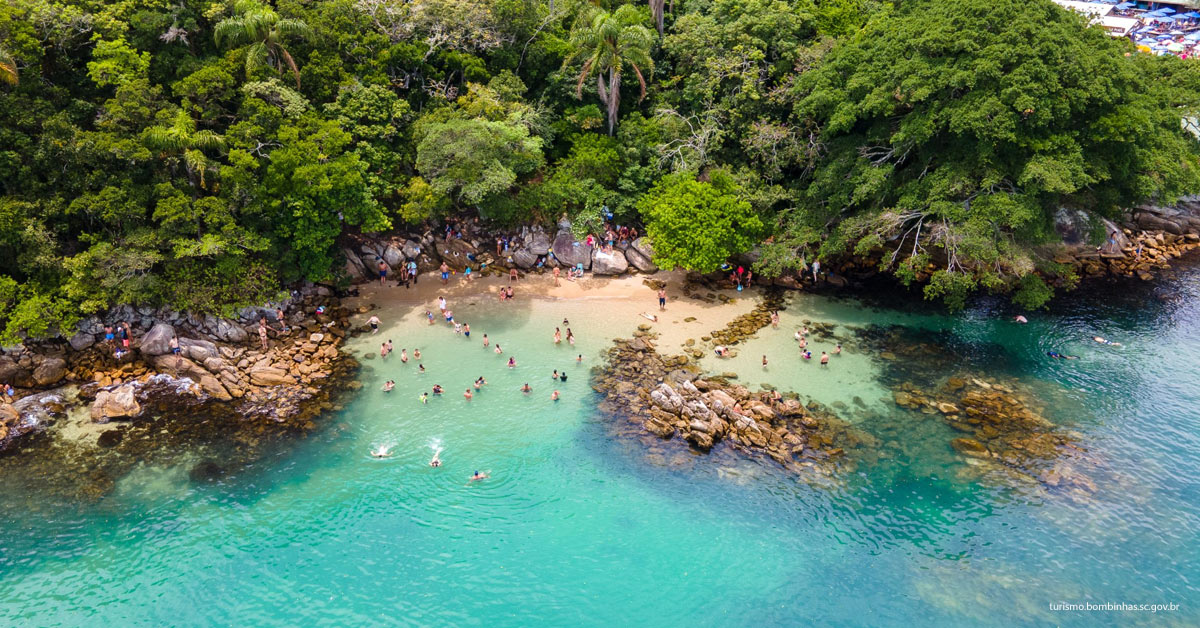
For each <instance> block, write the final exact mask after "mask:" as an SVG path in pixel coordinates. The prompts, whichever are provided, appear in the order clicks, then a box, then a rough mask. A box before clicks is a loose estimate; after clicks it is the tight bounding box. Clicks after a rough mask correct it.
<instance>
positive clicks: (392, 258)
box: [383, 244, 404, 268]
mask: <svg viewBox="0 0 1200 628" xmlns="http://www.w3.org/2000/svg"><path fill="white" fill-rule="evenodd" d="M383 261H385V262H387V265H388V266H391V267H392V268H399V267H400V263H401V262H403V261H404V251H401V250H400V247H398V246H396V245H395V244H389V245H387V248H385V249H383Z"/></svg>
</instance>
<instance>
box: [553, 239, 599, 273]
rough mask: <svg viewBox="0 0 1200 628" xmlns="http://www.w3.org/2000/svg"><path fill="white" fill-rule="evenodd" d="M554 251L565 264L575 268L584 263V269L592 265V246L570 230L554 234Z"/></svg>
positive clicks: (560, 261)
mask: <svg viewBox="0 0 1200 628" xmlns="http://www.w3.org/2000/svg"><path fill="white" fill-rule="evenodd" d="M553 251H554V257H555V258H557V259H558V261H559V263H561V264H562V265H563V266H568V267H571V268H573V267H575V266H576V265H577V264H583V268H584V270H587V269H589V268H591V267H592V247H590V246H588V245H586V244H584V243H583V242H579V241H578V240H576V239H575V236H573V235H571V232H569V231H560V232H559V233H558V235H556V236H554V244H553Z"/></svg>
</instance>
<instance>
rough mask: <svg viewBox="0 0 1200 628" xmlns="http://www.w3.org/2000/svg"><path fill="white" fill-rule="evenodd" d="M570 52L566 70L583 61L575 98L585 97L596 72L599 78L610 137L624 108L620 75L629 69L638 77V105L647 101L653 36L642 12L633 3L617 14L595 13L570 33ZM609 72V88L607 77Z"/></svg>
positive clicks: (597, 81) (564, 65)
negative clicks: (619, 113)
mask: <svg viewBox="0 0 1200 628" xmlns="http://www.w3.org/2000/svg"><path fill="white" fill-rule="evenodd" d="M570 46H571V49H572V50H574V53H573V54H571V55H570V56H569V57H567V59H566V61H564V63H563V67H564V68H565V67H567V66H568V65H570V64H571V63H574V62H575V61H577V60H579V59H583V60H584V61H583V67H582V68H581V69H580V70H579V81H578V83H577V84H576V86H575V97H576V98H583V83H584V81H586V80H587V79H588V77H589V76H591V75H592V74H593V73H594V74H595V75H596V92H597V93H598V95H599V96H600V102H602V103H604V106H605V107H606V108H607V112H608V134H609V135H612V134H613V130H614V129H615V128H616V126H617V110H618V109H619V108H620V105H621V73H622V72H623V71H624V70H625V68H626V67H629V68H630V69H631V70H633V73H634V74H635V75H637V79H638V85H639V86H640V87H641V96H640V97H639V98H638V100H639V102H640V101H641V100H643V99H645V98H646V77H645V76H644V75H643V73H642V68H645V69H646V73H647V74H648V73H651V72H653V71H654V60H653V59H651V58H650V49H651V48H652V47H653V46H654V36H653V35H651V33H650V29H648V28H646V27H645V26H644V25H643V24H642V12H641V11H640V10H639V9H638V8H637V7H635V6H633V5H631V4H626V5H622V6H621V7H620V8H618V9H617V10H616V11H614V12H612V13H609V12H607V11H595V12H594V13H592V15H591V16H590V18H586V17H585V18H584V19H582V20H581V23H580V24H578V25H577V26H576V28H575V29H574V30H573V31H571V41H570ZM606 73H607V75H608V78H607V85H606V84H605V74H606Z"/></svg>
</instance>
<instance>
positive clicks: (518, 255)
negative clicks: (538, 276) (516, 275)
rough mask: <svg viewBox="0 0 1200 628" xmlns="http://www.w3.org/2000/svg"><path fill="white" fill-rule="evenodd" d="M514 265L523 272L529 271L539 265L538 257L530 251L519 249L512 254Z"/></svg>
mask: <svg viewBox="0 0 1200 628" xmlns="http://www.w3.org/2000/svg"><path fill="white" fill-rule="evenodd" d="M512 260H513V264H515V265H516V266H517V268H520V269H521V270H529V269H530V268H533V265H534V264H536V263H537V256H536V255H534V254H533V252H532V251H530V250H529V249H518V250H516V251H513V254H512Z"/></svg>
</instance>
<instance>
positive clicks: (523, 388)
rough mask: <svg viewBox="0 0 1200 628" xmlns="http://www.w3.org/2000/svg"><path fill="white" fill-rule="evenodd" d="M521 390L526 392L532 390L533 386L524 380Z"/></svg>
mask: <svg viewBox="0 0 1200 628" xmlns="http://www.w3.org/2000/svg"><path fill="white" fill-rule="evenodd" d="M521 392H523V393H527V394H528V393H531V392H533V388H532V387H531V386H530V385H529V382H525V385H524V386H522V387H521Z"/></svg>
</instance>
